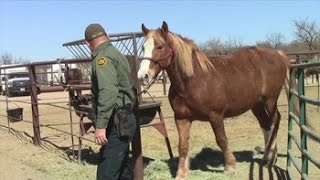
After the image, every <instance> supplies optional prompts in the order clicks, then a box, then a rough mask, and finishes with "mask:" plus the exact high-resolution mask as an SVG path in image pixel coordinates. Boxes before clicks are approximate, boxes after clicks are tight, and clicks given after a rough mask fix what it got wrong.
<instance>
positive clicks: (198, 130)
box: [0, 84, 320, 179]
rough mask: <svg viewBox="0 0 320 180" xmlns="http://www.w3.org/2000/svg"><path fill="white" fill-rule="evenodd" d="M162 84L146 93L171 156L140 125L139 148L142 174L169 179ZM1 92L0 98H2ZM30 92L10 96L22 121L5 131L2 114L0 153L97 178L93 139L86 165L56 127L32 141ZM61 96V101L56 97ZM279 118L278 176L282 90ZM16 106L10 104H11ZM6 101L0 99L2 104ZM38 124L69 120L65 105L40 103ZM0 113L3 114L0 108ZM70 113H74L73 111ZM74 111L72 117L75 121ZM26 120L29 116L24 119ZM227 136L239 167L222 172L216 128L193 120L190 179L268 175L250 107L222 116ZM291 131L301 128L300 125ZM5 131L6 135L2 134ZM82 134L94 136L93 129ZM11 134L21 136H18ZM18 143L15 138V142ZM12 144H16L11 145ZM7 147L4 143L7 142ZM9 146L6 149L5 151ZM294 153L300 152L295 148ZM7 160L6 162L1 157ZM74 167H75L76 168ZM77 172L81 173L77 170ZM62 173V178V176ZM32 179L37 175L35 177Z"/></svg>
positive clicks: (283, 137) (283, 147) (312, 112)
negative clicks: (158, 107)
mask: <svg viewBox="0 0 320 180" xmlns="http://www.w3.org/2000/svg"><path fill="white" fill-rule="evenodd" d="M161 86H162V85H160V84H156V85H155V86H153V87H151V89H150V94H151V95H152V96H155V97H154V99H156V100H159V101H161V102H163V105H162V111H163V113H164V117H165V121H166V127H167V130H168V134H169V138H170V142H171V145H172V148H173V153H174V157H175V158H174V160H170V158H169V154H168V152H167V148H166V146H165V141H164V138H163V137H162V136H161V135H160V134H159V133H158V132H157V131H156V130H154V129H152V128H142V132H141V134H142V149H143V156H144V163H145V169H144V173H145V179H173V177H174V173H175V170H176V166H177V156H178V152H177V144H178V139H177V137H178V136H177V131H176V128H175V124H174V121H173V114H172V110H171V108H170V105H169V104H168V101H167V97H164V96H163V95H162V87H161ZM306 91H307V94H308V95H310V96H312V95H313V96H316V92H317V90H316V87H308V88H307V90H306ZM4 98H5V97H4V96H1V100H4ZM29 98H30V97H28V96H26V97H12V98H10V100H12V101H22V102H19V103H16V104H17V105H18V106H20V107H23V108H24V112H23V113H24V114H23V115H24V121H21V122H15V123H11V124H10V127H11V128H13V130H11V134H13V135H9V136H8V135H7V136H4V135H5V134H8V129H7V128H5V127H7V126H8V125H7V121H6V118H5V117H1V121H0V123H1V124H0V125H1V128H0V131H1V134H2V135H1V136H0V137H1V144H0V145H1V146H0V147H1V154H2V155H6V156H7V157H9V158H11V160H13V161H16V162H17V163H18V164H25V165H28V166H31V167H33V168H34V169H36V171H39V173H45V174H48V175H49V177H52V179H95V170H96V169H95V165H96V163H97V153H98V149H99V146H97V145H95V144H94V143H92V142H89V141H84V142H83V143H84V145H85V146H84V150H83V162H84V164H85V165H78V164H77V163H76V162H71V160H72V147H71V145H72V143H71V137H70V135H69V134H66V133H63V132H58V131H55V130H52V129H50V128H46V127H41V135H42V143H43V144H42V145H41V147H40V148H39V147H37V148H36V147H35V148H34V147H31V146H33V145H32V140H31V137H32V136H33V131H32V124H31V123H28V122H31V117H32V116H31V109H30V105H29V104H26V103H23V102H27V103H28V102H30V99H29ZM67 98H68V93H67V92H62V93H61V92H58V93H55V92H53V93H44V94H40V95H39V99H40V100H39V102H40V103H49V102H56V103H55V104H56V105H59V106H62V107H68V105H67V102H65V99H67ZM59 101H60V102H59ZM279 104H280V105H281V106H280V111H281V115H282V121H281V125H280V130H279V135H278V148H279V150H278V151H279V156H278V161H277V164H276V167H277V168H275V169H274V170H272V172H273V173H272V175H273V176H274V177H277V176H278V175H279V173H280V174H284V173H285V172H284V171H285V170H286V160H287V156H286V154H287V122H288V121H287V120H288V118H287V117H288V116H287V112H288V111H287V105H286V104H287V103H286V97H285V94H284V93H282V95H281V98H280V101H279ZM11 105H12V106H13V107H15V105H14V104H11ZM4 106H5V104H4V102H3V101H1V107H4ZM39 112H40V117H41V118H40V119H41V121H40V122H41V124H45V125H50V124H51V125H52V124H62V123H66V124H68V123H69V110H67V109H61V108H54V107H51V106H41V107H40V109H39ZM0 113H1V115H3V114H5V111H4V109H3V108H1V112H0ZM308 114H309V118H310V119H313V121H311V122H310V124H311V125H312V127H314V128H316V129H317V131H319V130H320V129H319V127H320V125H319V112H318V110H317V108H316V107H314V106H308ZM73 116H74V115H73ZM77 120H78V119H77V117H76V116H74V122H77ZM27 121H28V122H27ZM225 125H226V131H227V136H228V138H229V143H230V147H231V148H232V150H234V153H235V156H236V158H237V170H236V174H235V175H234V176H226V175H224V174H223V166H222V165H223V158H222V154H221V152H220V150H219V148H218V146H217V145H216V142H215V139H214V134H213V132H212V129H211V127H210V125H209V124H208V123H201V122H195V123H193V125H192V129H191V133H192V135H191V142H190V143H191V146H190V153H191V168H190V169H191V170H190V179H213V178H215V179H225V178H227V179H250V178H252V179H258V178H259V177H260V176H263V177H265V179H268V176H269V175H270V173H269V171H268V169H267V168H265V167H261V166H260V160H261V158H262V154H259V153H258V150H256V147H257V146H262V145H263V135H262V132H261V130H260V128H259V125H258V122H257V121H256V119H255V118H254V116H253V115H252V113H251V112H247V113H245V114H244V115H242V116H239V117H237V118H232V119H227V120H226V121H225ZM54 127H55V128H59V129H61V130H64V131H67V132H70V127H69V126H68V125H60V126H54ZM74 130H75V133H78V131H79V128H78V124H74ZM295 132H297V133H299V130H298V129H295ZM2 137H6V138H8V139H4V138H2ZM85 138H88V139H91V140H93V134H92V129H90V133H89V134H87V135H85ZM15 139H19V141H16V140H15ZM14 143H16V144H14ZM309 143H310V144H309V149H311V151H312V152H313V153H314V154H316V155H317V157H318V158H320V157H319V154H320V152H319V148H317V147H318V146H319V145H318V144H316V143H314V142H313V141H312V140H309ZM12 145H14V146H13V147H12ZM6 147H7V148H9V149H7V148H6ZM3 151H7V152H3ZM296 156H298V157H299V156H300V155H299V153H298V150H296ZM1 164H3V165H4V164H5V162H1ZM1 166H2V165H1ZM309 168H310V174H311V177H312V178H311V179H318V178H319V171H318V169H317V168H316V167H312V166H311V167H309ZM75 172H78V173H75ZM79 172H81V173H79ZM62 177H63V178H62ZM35 179H41V178H40V177H39V178H36V177H35Z"/></svg>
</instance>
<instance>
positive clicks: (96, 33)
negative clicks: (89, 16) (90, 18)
mask: <svg viewBox="0 0 320 180" xmlns="http://www.w3.org/2000/svg"><path fill="white" fill-rule="evenodd" d="M106 34H107V33H106V31H105V30H104V28H103V27H102V26H101V25H100V24H97V23H95V24H90V25H88V27H87V28H86V30H85V32H84V36H85V39H86V41H91V40H92V39H95V38H97V37H100V36H103V35H106Z"/></svg>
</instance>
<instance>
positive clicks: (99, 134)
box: [94, 129, 108, 145]
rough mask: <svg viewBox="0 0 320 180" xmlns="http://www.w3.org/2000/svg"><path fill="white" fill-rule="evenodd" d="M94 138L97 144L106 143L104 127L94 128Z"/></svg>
mask: <svg viewBox="0 0 320 180" xmlns="http://www.w3.org/2000/svg"><path fill="white" fill-rule="evenodd" d="M94 139H95V141H96V143H97V144H100V145H104V144H107V143H108V139H107V137H106V129H96V130H95V132H94Z"/></svg>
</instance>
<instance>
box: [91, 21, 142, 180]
mask: <svg viewBox="0 0 320 180" xmlns="http://www.w3.org/2000/svg"><path fill="white" fill-rule="evenodd" d="M85 40H86V42H87V45H88V46H89V48H90V49H91V53H92V54H91V55H92V59H93V60H92V74H91V83H92V87H91V91H92V97H93V110H94V114H95V116H96V117H95V128H96V129H95V134H94V137H95V142H96V143H97V144H100V145H102V147H101V149H100V154H101V160H100V162H99V164H98V169H97V179H98V180H113V179H114V180H118V179H121V180H122V179H133V178H132V170H131V168H130V166H129V162H128V159H129V144H130V142H131V140H132V137H133V136H134V134H135V130H136V118H135V116H134V114H133V113H132V112H131V113H129V114H128V116H127V118H126V119H127V121H126V126H127V127H128V129H127V132H128V133H127V134H126V135H124V136H119V134H118V131H117V126H116V124H115V122H114V117H115V107H120V108H121V107H125V106H131V105H132V104H133V103H134V101H135V93H134V91H133V85H132V82H131V79H130V66H129V62H128V60H127V58H126V57H125V56H124V55H122V54H121V53H120V52H119V51H118V50H117V49H116V48H115V47H113V45H112V44H111V42H110V41H109V37H108V35H107V33H106V32H105V30H104V28H103V27H102V26H101V25H100V24H90V25H88V27H87V28H86V30H85Z"/></svg>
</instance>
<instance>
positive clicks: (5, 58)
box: [0, 52, 13, 64]
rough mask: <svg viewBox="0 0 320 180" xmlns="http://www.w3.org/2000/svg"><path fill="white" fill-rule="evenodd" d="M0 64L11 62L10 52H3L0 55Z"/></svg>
mask: <svg viewBox="0 0 320 180" xmlns="http://www.w3.org/2000/svg"><path fill="white" fill-rule="evenodd" d="M0 64H13V57H12V54H9V53H8V52H5V53H3V54H2V55H1V59H0Z"/></svg>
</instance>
